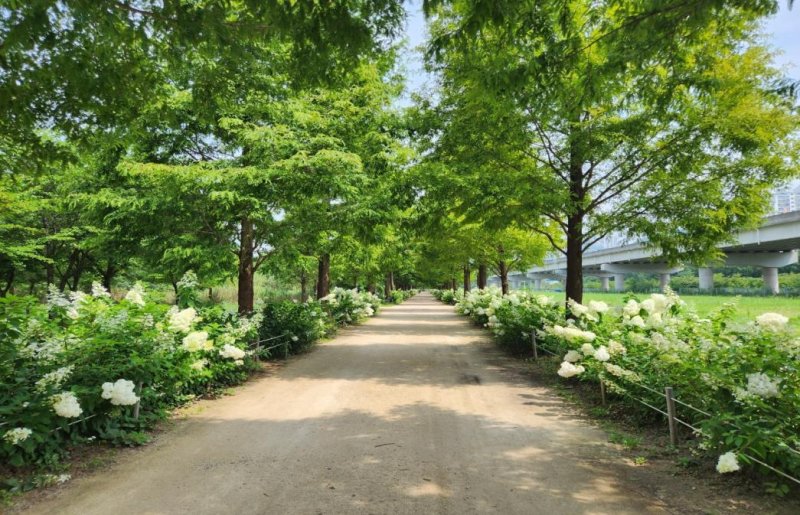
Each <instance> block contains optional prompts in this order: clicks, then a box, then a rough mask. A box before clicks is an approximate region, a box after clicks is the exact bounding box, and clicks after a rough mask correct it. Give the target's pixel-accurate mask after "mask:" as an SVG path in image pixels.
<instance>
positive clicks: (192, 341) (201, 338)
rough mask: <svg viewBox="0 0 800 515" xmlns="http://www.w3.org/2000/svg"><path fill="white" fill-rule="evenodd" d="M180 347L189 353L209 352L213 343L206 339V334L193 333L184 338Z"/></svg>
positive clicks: (202, 332)
mask: <svg viewBox="0 0 800 515" xmlns="http://www.w3.org/2000/svg"><path fill="white" fill-rule="evenodd" d="M182 347H183V348H184V349H185V350H187V351H189V352H197V351H201V350H211V349H213V348H214V342H213V341H212V340H209V339H208V333H207V332H205V331H193V332H191V333H189V334H187V335H186V336H184V338H183V345H182Z"/></svg>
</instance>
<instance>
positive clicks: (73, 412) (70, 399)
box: [50, 392, 83, 418]
mask: <svg viewBox="0 0 800 515" xmlns="http://www.w3.org/2000/svg"><path fill="white" fill-rule="evenodd" d="M50 400H51V401H52V402H53V411H55V412H56V415H58V416H59V417H64V418H75V417H79V416H80V415H81V413H83V409H82V408H81V405H80V404H79V403H78V398H77V397H75V394H74V393H72V392H61V393H59V394H56V395H53V396H52V397H51V398H50Z"/></svg>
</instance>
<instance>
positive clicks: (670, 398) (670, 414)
mask: <svg viewBox="0 0 800 515" xmlns="http://www.w3.org/2000/svg"><path fill="white" fill-rule="evenodd" d="M664 396H665V397H666V398H667V422H669V443H670V444H672V445H673V446H675V445H677V444H678V426H677V423H676V422H675V396H674V394H673V392H672V387H671V386H667V387H665V388H664Z"/></svg>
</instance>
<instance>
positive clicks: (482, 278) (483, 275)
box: [478, 263, 488, 290]
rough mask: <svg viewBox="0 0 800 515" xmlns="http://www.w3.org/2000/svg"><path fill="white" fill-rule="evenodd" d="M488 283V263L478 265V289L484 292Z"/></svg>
mask: <svg viewBox="0 0 800 515" xmlns="http://www.w3.org/2000/svg"><path fill="white" fill-rule="evenodd" d="M487 281H488V274H487V271H486V263H481V264H480V265H478V289H479V290H483V289H484V288H486V283H487Z"/></svg>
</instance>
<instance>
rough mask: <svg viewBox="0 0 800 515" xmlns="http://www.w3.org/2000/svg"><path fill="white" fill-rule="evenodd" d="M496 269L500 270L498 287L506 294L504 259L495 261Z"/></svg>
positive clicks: (506, 272)
mask: <svg viewBox="0 0 800 515" xmlns="http://www.w3.org/2000/svg"><path fill="white" fill-rule="evenodd" d="M497 270H498V271H499V272H500V288H501V290H502V292H503V295H507V294H508V291H509V290H508V265H507V264H506V262H505V260H502V259H501V260H500V261H498V262H497Z"/></svg>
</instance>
